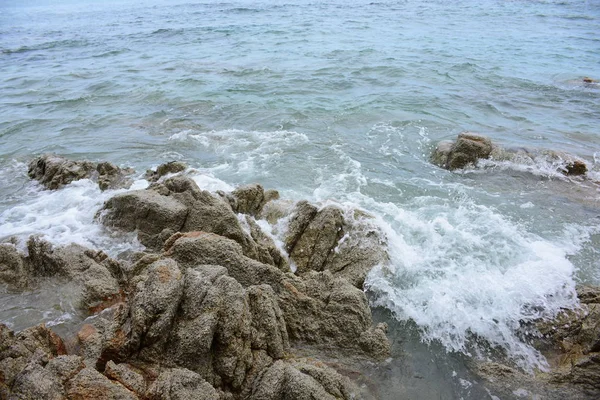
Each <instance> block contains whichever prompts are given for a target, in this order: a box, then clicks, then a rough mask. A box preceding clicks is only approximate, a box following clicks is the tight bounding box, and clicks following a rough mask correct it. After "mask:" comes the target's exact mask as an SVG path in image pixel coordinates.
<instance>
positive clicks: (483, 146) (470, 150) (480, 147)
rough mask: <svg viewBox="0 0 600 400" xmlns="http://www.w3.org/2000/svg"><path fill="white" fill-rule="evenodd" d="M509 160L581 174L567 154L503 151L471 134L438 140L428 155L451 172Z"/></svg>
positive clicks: (578, 164)
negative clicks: (492, 161) (478, 163)
mask: <svg viewBox="0 0 600 400" xmlns="http://www.w3.org/2000/svg"><path fill="white" fill-rule="evenodd" d="M481 159H491V160H494V161H511V162H514V163H517V164H524V165H534V164H535V163H536V162H538V163H543V164H547V165H549V166H552V168H555V169H556V170H557V171H559V172H561V173H563V174H565V175H569V176H577V175H585V174H586V173H587V171H588V168H587V165H586V163H585V162H584V161H583V160H581V159H579V158H577V157H575V156H573V155H570V154H566V153H562V152H557V151H551V150H527V149H521V148H518V149H506V148H501V147H500V146H498V145H496V144H493V143H492V141H491V140H490V139H489V138H487V137H485V136H483V135H479V134H476V133H472V132H463V133H461V134H459V135H458V138H457V139H456V141H454V142H452V141H447V140H444V141H441V142H439V143H438V145H437V146H436V148H435V150H434V151H433V153H432V154H431V162H432V163H433V164H435V165H437V166H439V167H442V168H445V169H448V170H455V169H462V168H465V167H467V166H469V165H477V162H478V160H481Z"/></svg>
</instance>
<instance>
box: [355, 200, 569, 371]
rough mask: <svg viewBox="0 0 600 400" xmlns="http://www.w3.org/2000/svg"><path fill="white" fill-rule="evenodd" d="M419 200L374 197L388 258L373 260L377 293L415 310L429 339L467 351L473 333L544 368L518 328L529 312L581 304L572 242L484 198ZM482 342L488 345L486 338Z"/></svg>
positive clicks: (399, 310)
mask: <svg viewBox="0 0 600 400" xmlns="http://www.w3.org/2000/svg"><path fill="white" fill-rule="evenodd" d="M415 203H418V204H419V206H418V207H417V208H416V209H412V210H408V209H403V208H400V207H398V206H397V205H394V204H375V202H373V205H374V206H375V207H376V208H379V209H380V210H381V211H383V213H384V214H385V215H387V217H386V218H385V220H383V219H382V220H381V221H380V222H381V225H382V229H384V230H385V232H386V234H387V236H388V239H389V243H390V253H391V254H390V256H391V260H392V261H391V263H390V265H388V266H378V267H377V268H375V269H373V270H372V271H371V273H370V275H369V277H368V279H367V282H366V286H367V288H368V290H370V291H371V292H372V293H373V294H374V303H375V304H376V305H380V306H384V307H387V308H388V309H390V310H391V311H392V312H393V313H394V315H395V316H396V318H398V319H399V320H408V319H411V320H413V321H414V322H416V323H417V325H418V326H419V327H420V328H421V329H422V338H423V340H425V341H431V340H438V341H440V342H441V343H442V344H443V345H444V346H445V347H446V348H447V349H448V350H449V351H460V352H464V353H469V351H470V349H472V348H473V346H475V347H477V346H476V339H484V340H485V341H487V343H489V344H491V345H492V346H495V347H499V348H502V349H504V350H505V351H506V352H507V354H508V356H509V357H511V358H513V359H514V360H515V361H516V362H517V363H518V364H519V365H520V366H521V367H523V368H525V369H531V368H532V367H537V368H541V369H545V368H546V366H547V363H546V360H545V359H544V357H543V356H542V355H541V354H540V353H539V352H538V351H536V350H535V349H534V348H533V347H531V346H529V345H528V344H527V343H525V342H524V341H523V340H522V338H521V337H520V335H519V333H518V332H519V331H520V328H521V326H522V323H523V322H528V321H533V320H535V319H537V318H544V317H552V316H554V315H555V314H556V313H557V312H559V311H560V309H561V308H563V307H574V306H576V297H575V282H574V280H573V272H574V269H575V268H574V266H573V264H572V263H571V262H570V261H569V260H568V259H567V255H568V251H569V250H573V248H571V249H568V248H566V247H565V246H562V245H561V244H560V243H553V242H550V241H547V240H544V239H542V238H540V237H538V236H536V235H533V234H530V233H528V232H526V231H524V230H523V229H522V228H521V227H520V226H519V225H518V224H515V223H513V222H511V221H510V220H507V219H506V218H504V217H503V216H501V215H499V214H497V213H496V212H494V210H492V209H489V208H487V207H484V206H479V205H475V204H473V203H472V202H471V201H468V200H464V201H463V202H462V203H461V204H458V205H450V204H447V203H444V202H442V201H440V199H436V198H428V197H424V198H418V199H415ZM484 347H485V346H484Z"/></svg>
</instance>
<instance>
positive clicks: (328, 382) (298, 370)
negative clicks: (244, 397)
mask: <svg viewBox="0 0 600 400" xmlns="http://www.w3.org/2000/svg"><path fill="white" fill-rule="evenodd" d="M357 393H358V389H357V388H356V387H355V386H353V385H352V384H351V383H350V381H349V380H348V378H345V377H343V376H341V375H339V374H338V373H337V372H335V371H334V370H333V369H331V368H328V367H326V366H324V365H323V364H320V365H319V364H316V363H310V362H309V361H295V362H286V361H282V360H280V361H276V362H275V363H274V364H273V365H272V366H271V367H269V368H268V369H266V370H265V371H264V372H262V373H261V374H260V376H259V377H258V379H257V380H256V381H255V382H254V385H253V389H252V393H251V395H250V397H249V398H250V399H251V400H277V399H288V398H289V399H298V400H303V399H306V400H311V399H332V400H333V399H354V398H356V396H357Z"/></svg>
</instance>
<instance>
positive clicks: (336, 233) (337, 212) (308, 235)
mask: <svg viewBox="0 0 600 400" xmlns="http://www.w3.org/2000/svg"><path fill="white" fill-rule="evenodd" d="M343 225H344V217H343V213H342V210H341V209H339V208H338V207H334V206H327V207H325V208H323V209H322V210H320V211H319V212H317V213H316V214H315V216H314V218H313V219H312V220H311V221H310V223H309V224H308V225H307V226H306V227H305V228H304V230H303V231H302V234H301V235H300V237H299V238H298V240H297V241H296V242H295V244H294V246H293V248H292V249H291V251H290V257H291V258H292V260H294V262H295V263H296V267H297V271H298V273H300V274H302V273H304V272H307V271H311V270H312V271H323V270H324V269H325V262H326V261H327V258H328V257H329V255H330V254H331V253H332V252H333V251H334V249H335V247H336V245H337V243H338V241H339V240H340V239H341V238H342V237H343V236H344V231H343V229H342V227H343Z"/></svg>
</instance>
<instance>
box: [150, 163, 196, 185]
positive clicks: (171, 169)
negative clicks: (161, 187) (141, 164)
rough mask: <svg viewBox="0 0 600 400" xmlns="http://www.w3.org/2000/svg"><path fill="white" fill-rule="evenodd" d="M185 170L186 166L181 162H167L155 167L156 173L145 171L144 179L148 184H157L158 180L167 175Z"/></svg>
mask: <svg viewBox="0 0 600 400" xmlns="http://www.w3.org/2000/svg"><path fill="white" fill-rule="evenodd" d="M186 169H187V164H186V163H184V162H181V161H169V162H168V163H165V164H161V165H159V166H158V167H156V171H152V170H150V169H149V170H148V171H146V175H145V178H146V179H147V180H148V181H149V182H157V181H158V180H159V179H160V178H162V177H163V176H165V175H168V174H176V173H177V172H182V171H185V170H186Z"/></svg>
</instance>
